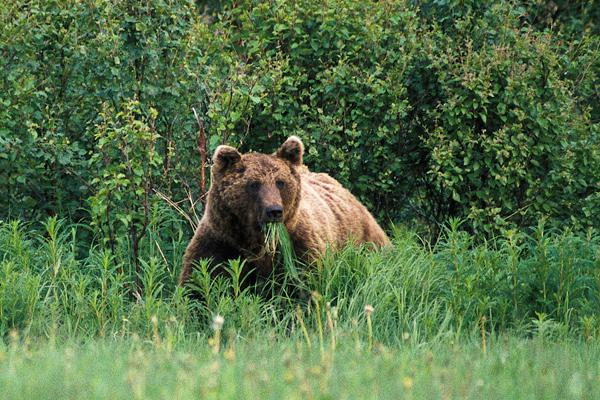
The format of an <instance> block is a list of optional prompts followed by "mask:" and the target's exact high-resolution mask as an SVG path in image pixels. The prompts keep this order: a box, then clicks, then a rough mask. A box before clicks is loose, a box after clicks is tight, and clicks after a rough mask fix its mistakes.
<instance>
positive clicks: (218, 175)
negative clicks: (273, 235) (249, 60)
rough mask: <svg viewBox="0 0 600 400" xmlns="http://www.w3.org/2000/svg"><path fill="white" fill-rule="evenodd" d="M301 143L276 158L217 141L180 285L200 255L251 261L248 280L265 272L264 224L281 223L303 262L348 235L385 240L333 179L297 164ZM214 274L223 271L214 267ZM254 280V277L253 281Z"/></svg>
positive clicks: (293, 140) (293, 141)
mask: <svg viewBox="0 0 600 400" xmlns="http://www.w3.org/2000/svg"><path fill="white" fill-rule="evenodd" d="M303 153H304V146H303V144H302V141H301V140H300V139H299V138H298V137H295V136H291V137H290V138H288V139H287V140H286V141H285V143H284V144H283V145H282V146H281V147H280V148H279V150H277V152H276V153H275V154H273V155H268V154H260V153H248V154H243V155H242V154H240V153H239V152H238V151H237V150H236V149H234V148H233V147H229V146H219V147H218V148H217V150H216V151H215V154H214V156H213V167H212V170H211V174H212V179H211V181H212V185H211V188H210V190H209V192H208V200H207V203H206V212H205V213H204V216H203V217H202V220H201V221H200V225H199V226H198V229H197V230H196V233H195V234H194V237H193V238H192V240H191V242H190V243H189V245H188V247H187V249H186V252H185V255H184V260H183V270H182V271H181V275H180V278H179V282H180V284H184V283H185V282H186V281H187V280H188V279H189V277H190V275H191V273H192V264H193V263H194V262H195V261H197V260H198V259H199V258H212V260H213V263H215V265H216V264H219V263H221V262H223V261H226V260H228V259H233V258H237V257H242V258H246V259H249V260H252V262H251V264H252V265H248V268H249V269H252V270H253V271H254V273H253V275H254V276H253V278H254V279H256V278H259V277H266V276H268V275H269V274H270V273H271V272H272V269H273V265H272V262H271V258H270V257H269V256H263V257H257V255H259V254H262V253H261V250H262V247H263V245H264V236H263V233H262V226H263V225H264V224H265V223H267V222H272V221H283V222H284V223H285V226H286V228H287V231H288V233H289V234H290V238H291V239H292V242H293V244H294V249H295V251H296V254H297V255H298V256H300V257H301V259H303V260H305V261H308V262H310V261H312V260H314V259H315V258H317V257H319V256H320V255H322V254H323V253H324V252H325V250H326V248H327V246H329V247H331V248H333V249H335V248H339V247H341V246H343V245H344V244H345V243H347V242H348V241H349V240H352V241H353V242H355V243H365V242H371V243H374V244H375V245H377V246H383V245H386V244H388V243H389V240H388V238H387V236H386V235H385V233H384V232H383V230H382V229H381V228H380V227H379V225H377V222H376V221H375V219H374V218H373V216H372V215H371V214H370V213H369V211H367V209H366V208H365V207H364V206H363V205H362V204H361V203H360V202H359V201H358V200H357V199H356V198H355V197H354V196H353V195H352V194H351V193H350V192H349V191H348V190H346V189H344V188H343V187H342V185H340V184H339V183H338V182H337V181H336V180H335V179H333V178H332V177H330V176H329V175H327V174H323V173H312V172H310V171H309V170H308V168H307V167H306V166H304V165H303V163H302V156H303ZM215 273H220V272H219V271H218V270H217V271H216V272H215ZM254 279H251V280H254Z"/></svg>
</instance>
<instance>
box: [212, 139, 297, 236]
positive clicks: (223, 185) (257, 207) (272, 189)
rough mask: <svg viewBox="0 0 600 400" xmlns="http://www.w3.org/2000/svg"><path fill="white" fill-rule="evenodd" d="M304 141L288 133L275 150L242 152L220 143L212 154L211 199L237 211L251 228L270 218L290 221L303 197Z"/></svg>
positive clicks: (243, 221)
mask: <svg viewBox="0 0 600 400" xmlns="http://www.w3.org/2000/svg"><path fill="white" fill-rule="evenodd" d="M303 153H304V145H303V144H302V141H301V140H300V138H298V137H296V136H291V137H289V138H288V139H287V140H286V141H285V143H283V145H282V146H281V147H280V148H279V149H278V150H277V151H276V152H275V153H273V154H262V153H247V154H241V153H240V152H239V151H237V150H236V149H234V148H233V147H230V146H219V147H217V149H216V150H215V153H214V155H213V166H212V170H211V172H212V184H211V189H210V191H211V196H212V199H211V202H212V203H217V204H213V206H216V207H218V208H219V209H220V210H223V211H224V212H226V213H228V214H230V215H234V216H235V217H236V219H237V221H239V223H241V224H243V225H245V226H246V227H247V228H249V229H251V230H260V229H262V227H263V226H264V225H265V224H266V223H269V222H288V221H290V220H291V219H292V218H293V217H294V216H295V214H296V211H297V209H298V203H299V201H300V174H299V171H298V168H299V167H302V155H303Z"/></svg>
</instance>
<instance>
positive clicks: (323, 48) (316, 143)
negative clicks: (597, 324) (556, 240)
mask: <svg viewBox="0 0 600 400" xmlns="http://www.w3.org/2000/svg"><path fill="white" fill-rule="evenodd" d="M413 3H414V2H411V1H392V2H378V3H373V2H371V1H349V0H336V1H330V2H327V3H326V4H323V3H322V2H315V1H309V0H303V1H298V2H291V1H278V2H275V3H267V2H253V1H242V2H235V3H229V2H223V3H221V4H219V6H218V7H217V6H216V5H215V4H208V5H206V4H203V5H197V4H194V3H193V2H189V1H183V0H171V1H163V0H161V1H151V2H147V3H145V4H144V5H142V6H139V5H138V4H137V3H135V2H120V3H118V4H113V3H112V2H106V1H95V2H88V1H81V0H71V1H68V2H58V3H47V2H33V3H27V4H20V3H18V4H16V5H14V6H12V7H5V8H3V10H2V11H0V13H1V14H0V18H1V22H2V24H3V28H2V31H1V33H0V35H1V36H0V44H1V51H2V57H1V61H0V71H1V73H0V102H1V103H2V105H3V107H2V108H0V178H1V179H0V190H2V192H3V193H6V195H5V196H3V197H2V200H0V201H1V202H2V203H0V204H1V209H2V214H1V215H2V216H3V217H6V216H7V215H11V216H26V217H33V218H38V217H39V216H40V215H41V214H44V213H48V214H54V213H57V212H61V213H65V212H68V213H70V214H71V215H72V216H73V217H74V218H81V217H87V216H88V215H89V214H88V212H87V211H86V210H88V209H90V208H91V209H92V216H93V217H94V218H95V221H97V223H99V224H103V225H102V226H103V229H105V233H106V234H107V235H108V236H110V232H113V233H114V232H115V229H117V226H118V225H119V224H122V226H123V228H118V229H124V230H123V231H124V232H128V234H129V235H131V236H139V235H140V234H143V233H141V232H140V230H143V228H144V226H145V221H146V220H147V215H145V213H146V212H147V210H146V211H144V209H143V206H142V208H139V207H140V205H134V203H136V202H138V201H140V199H146V198H147V197H151V198H153V196H154V189H158V190H160V191H162V192H164V193H166V194H167V195H168V196H170V197H172V198H173V199H174V200H181V199H186V198H187V195H186V191H191V192H192V193H194V194H196V195H198V176H199V165H200V162H199V157H198V155H197V150H196V136H197V133H196V130H197V126H196V121H195V119H194V115H193V112H192V107H194V108H196V110H197V111H198V112H199V114H200V116H201V117H202V118H203V120H204V122H205V127H206V133H207V135H208V136H209V150H212V149H214V148H215V147H216V146H217V145H218V144H219V143H220V142H224V141H228V142H230V143H233V144H238V145H240V146H241V147H242V149H243V150H259V151H265V152H268V151H271V150H273V149H274V148H275V147H276V146H277V144H279V143H280V142H281V140H282V139H283V138H284V137H285V136H287V135H290V134H296V135H299V136H301V137H302V138H303V139H304V140H305V141H306V144H307V148H308V155H307V157H306V160H307V163H308V164H309V165H310V166H311V167H312V168H314V169H315V170H322V171H329V172H331V173H332V174H333V175H335V177H336V178H338V179H339V180H340V181H342V182H343V183H344V184H345V185H347V186H348V187H350V188H351V189H352V190H353V192H355V193H356V194H358V195H359V196H360V197H361V198H362V199H363V200H364V201H365V202H366V203H367V204H368V205H369V206H370V207H371V209H373V210H374V212H375V213H376V214H377V215H378V216H379V217H380V219H381V220H383V221H389V220H393V221H404V222H409V223H410V222H419V223H423V222H425V223H427V224H428V225H429V227H430V228H431V229H432V230H433V231H434V232H435V231H436V230H437V227H438V226H439V225H438V224H439V223H440V222H443V221H445V220H446V219H447V218H448V217H452V216H455V217H461V218H468V219H469V222H468V225H466V226H468V227H469V229H471V230H474V231H477V232H487V233H489V232H490V231H492V230H494V229H495V228H497V227H499V226H507V227H508V226H510V225H520V226H527V225H531V224H533V223H534V222H535V221H537V219H538V218H539V217H540V216H541V215H548V216H550V217H551V220H553V221H556V222H558V223H570V224H573V225H574V226H575V227H585V226H589V225H598V223H599V222H600V221H599V218H600V217H599V216H600V195H599V194H598V192H599V191H598V189H599V188H598V184H599V176H598V175H599V172H598V171H600V155H599V151H600V150H599V139H598V135H599V133H598V122H599V110H598V105H597V100H595V99H596V97H597V85H598V82H597V79H598V72H599V64H598V59H599V57H598V44H599V43H600V39H599V37H598V35H597V27H596V25H594V24H596V23H597V22H596V19H595V18H594V17H593V16H594V15H596V14H595V13H597V11H595V10H597V8H596V9H595V8H594V7H593V4H592V3H593V2H589V3H585V4H581V5H578V6H577V7H579V8H578V9H580V10H581V12H580V13H579V12H578V13H575V12H574V11H573V9H572V6H571V5H570V3H569V2H558V3H554V2H548V4H546V3H543V2H541V3H540V2H537V3H540V4H537V3H536V4H530V2H523V4H521V5H518V6H516V7H515V5H514V4H513V3H512V2H504V1H498V2H494V3H492V2H471V1H467V2H464V1H461V2H455V1H443V2H442V1H432V2H425V3H423V4H420V5H419V6H418V7H417V5H415V4H413ZM419 3H421V2H419ZM542 3H543V4H542ZM550 3H552V4H554V6H556V7H559V8H558V10H559V11H560V12H559V11H557V10H555V9H554V8H553V7H554V6H552V5H551V4H550ZM548 7H550V8H548ZM573 7H574V6H573ZM534 11H535V12H534ZM551 22H553V23H551ZM107 127H108V128H109V133H107V130H106V129H107ZM140 127H142V128H143V129H141V130H140ZM110 132H112V134H113V136H114V135H120V136H119V138H120V139H119V138H113V137H112V136H111V133H110ZM136 132H137V134H136ZM141 134H143V135H146V136H144V138H142V137H141V136H140V135H141ZM129 135H133V137H129ZM136 135H138V136H136ZM143 135H142V136H143ZM136 137H137V138H138V139H139V140H138V139H136ZM147 138H151V142H152V144H151V148H152V153H151V154H146V153H145V152H147V151H148V149H149V147H148V146H149V144H148V142H147V140H146V139H147ZM136 140H137V141H136ZM134 142H135V143H134ZM131 152H135V153H136V154H133V153H131ZM127 154H129V155H131V157H130V158H129V161H126V162H125V163H124V164H122V161H123V159H124V158H127ZM128 163H129V164H128ZM136 163H137V164H136ZM134 164H135V165H134ZM111 185H112V186H111ZM113 192H115V193H116V195H115V196H112V197H111V196H109V195H110V194H111V193H113ZM144 201H145V200H144ZM149 201H150V202H151V201H153V200H152V199H150V200H149ZM188 203H189V202H188ZM182 207H183V208H184V210H187V208H186V207H188V206H183V205H182ZM102 213H104V216H103V217H100V215H101V214H102ZM119 226H121V225H119ZM492 227H493V228H492ZM134 232H135V233H134ZM113 241H114V240H113Z"/></svg>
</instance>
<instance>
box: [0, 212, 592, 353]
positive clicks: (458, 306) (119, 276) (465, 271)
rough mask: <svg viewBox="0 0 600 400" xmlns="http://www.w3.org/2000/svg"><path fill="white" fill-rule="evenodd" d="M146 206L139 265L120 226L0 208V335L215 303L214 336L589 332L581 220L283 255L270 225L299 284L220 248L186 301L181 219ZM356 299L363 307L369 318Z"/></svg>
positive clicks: (184, 311) (54, 332) (117, 321)
mask: <svg viewBox="0 0 600 400" xmlns="http://www.w3.org/2000/svg"><path fill="white" fill-rule="evenodd" d="M155 215H156V217H155V218H154V220H153V221H152V223H151V224H150V225H149V228H148V233H147V235H146V237H145V239H144V241H143V242H142V243H141V245H140V255H141V271H140V273H136V269H135V266H134V265H133V262H132V260H131V256H130V254H131V252H130V246H129V243H128V242H127V241H126V240H121V241H119V242H118V244H117V247H116V248H115V250H114V252H113V251H111V249H109V248H104V247H102V246H101V245H100V243H101V241H96V240H93V236H90V230H89V228H87V227H85V226H81V225H77V224H69V223H67V222H66V221H64V220H60V219H57V218H50V219H48V220H47V221H46V223H45V224H44V225H43V226H42V227H41V228H36V229H34V227H32V226H30V225H27V224H24V223H22V222H18V221H8V222H0V337H7V335H9V334H10V332H18V333H19V335H21V337H24V336H25V337H39V338H53V339H59V340H60V339H66V338H74V337H82V338H89V337H121V338H126V337H131V336H136V337H145V338H150V339H151V338H152V337H154V335H155V334H156V332H155V331H156V330H158V334H160V335H169V337H171V339H170V340H172V341H173V342H178V341H180V340H186V339H189V338H190V337H197V336H198V335H200V336H209V335H210V334H211V330H210V323H211V321H212V319H213V317H214V316H215V315H220V316H223V317H224V320H225V324H224V327H223V332H224V333H226V334H225V336H224V337H225V339H226V340H227V338H229V337H230V336H231V335H233V336H231V337H238V338H239V337H244V338H251V337H262V336H264V335H275V336H276V337H282V338H285V337H290V336H292V337H298V338H301V340H302V341H304V342H309V341H311V342H312V344H316V343H317V342H321V344H322V342H323V341H327V340H331V339H328V337H329V336H328V335H330V333H331V331H332V330H335V331H336V332H337V334H339V335H342V336H344V335H345V336H348V337H352V338H353V339H352V340H356V341H359V342H362V341H368V340H373V341H374V342H375V343H384V344H387V345H392V344H405V343H407V341H408V342H410V343H413V344H420V343H426V342H427V343H431V342H436V341H443V340H447V339H455V338H459V337H473V335H475V336H476V337H478V336H480V331H481V329H482V328H483V329H484V331H485V334H486V335H489V334H492V335H496V334H502V333H507V332H510V333H512V334H515V335H518V336H523V337H529V336H535V335H543V336H545V337H549V338H566V337H572V338H593V337H597V336H598V334H599V332H600V315H599V313H600V290H599V288H600V239H599V236H598V235H597V234H596V233H595V232H592V231H590V232H589V234H587V235H577V234H573V233H570V232H553V231H550V232H548V231H546V230H545V227H544V225H543V223H541V224H540V225H539V226H537V227H535V228H533V229H531V230H530V231H529V232H516V231H508V232H506V233H505V234H504V235H503V236H500V237H497V238H495V239H494V240H493V241H488V242H485V243H478V242H477V241H476V238H474V237H472V236H470V235H469V234H467V233H465V232H463V231H461V230H460V226H459V224H457V223H452V224H450V225H449V226H448V227H447V229H446V231H445V233H444V236H443V237H441V238H440V239H439V240H438V241H437V243H436V244H435V246H432V245H429V244H427V243H423V242H422V241H421V240H420V239H419V238H418V237H417V236H415V235H414V234H413V233H411V232H410V231H407V230H404V229H401V228H396V229H395V231H394V233H393V235H392V237H393V240H392V241H393V246H391V247H389V248H385V249H382V250H380V251H371V250H370V249H368V248H366V247H361V246H349V247H346V248H344V249H341V250H340V251H337V252H335V253H333V252H332V253H328V254H326V255H325V256H324V257H323V258H322V260H320V261H319V262H318V263H316V264H315V265H312V266H302V268H297V265H296V264H295V263H294V262H293V261H292V259H293V255H291V256H290V255H289V254H290V253H288V256H286V251H287V250H285V247H281V243H282V242H283V243H284V245H285V240H286V239H285V236H286V235H287V232H285V229H283V231H282V230H280V229H281V226H277V225H275V226H273V229H274V231H273V233H272V234H271V235H274V236H272V237H271V238H273V237H276V242H277V249H278V252H279V253H283V260H282V261H283V265H287V267H286V268H284V278H286V277H287V278H288V279H289V282H290V284H292V285H294V284H297V285H299V286H301V289H302V290H303V291H304V293H312V295H310V296H306V297H302V296H299V297H291V298H290V297H289V295H288V294H286V293H288V292H286V291H283V292H277V293H275V295H274V296H264V295H263V294H262V293H263V292H261V291H260V290H259V289H257V288H255V287H247V286H245V285H244V284H243V282H242V280H243V276H242V274H241V271H242V266H243V261H241V260H234V261H232V262H230V263H229V265H228V266H227V268H226V270H227V271H228V273H227V274H225V275H224V276H220V277H218V278H216V279H213V278H211V275H210V271H209V270H208V265H207V263H201V265H200V268H199V271H198V273H197V277H198V279H199V281H200V282H199V284H198V288H199V290H201V291H202V293H201V294H202V296H201V297H202V298H203V301H202V302H198V301H196V300H193V298H192V297H190V296H188V294H187V293H186V291H188V290H189V289H183V288H180V287H177V285H176V279H177V275H178V273H179V268H180V264H181V255H182V254H183V251H184V249H185V246H186V244H187V240H188V238H189V236H190V235H191V233H190V232H187V231H186V228H185V226H184V224H183V223H182V222H181V221H179V220H178V219H177V218H176V217H174V216H173V215H172V214H170V213H169V212H168V211H165V210H162V211H160V210H159V211H157V212H155ZM82 237H86V238H89V237H92V239H91V240H82V239H81V238H82ZM277 237H279V239H277ZM282 238H283V239H282ZM290 265H292V268H290V267H289V266H290ZM298 282H299V283H298ZM366 305H371V306H372V307H373V308H374V311H373V312H372V315H370V318H371V319H372V330H371V332H368V329H367V318H366V314H365V306H366ZM153 321H155V322H153Z"/></svg>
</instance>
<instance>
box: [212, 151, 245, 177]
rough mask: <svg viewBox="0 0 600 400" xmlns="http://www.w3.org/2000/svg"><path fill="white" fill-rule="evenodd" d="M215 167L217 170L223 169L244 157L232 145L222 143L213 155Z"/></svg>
mask: <svg viewBox="0 0 600 400" xmlns="http://www.w3.org/2000/svg"><path fill="white" fill-rule="evenodd" d="M212 159H213V168H215V169H216V171H219V172H220V171H223V170H225V169H227V168H229V167H231V166H232V165H233V164H235V163H237V162H238V161H240V160H241V159H242V155H241V154H240V152H239V151H237V150H236V149H234V148H233V147H231V146H225V145H221V146H219V147H217V149H216V150H215V154H214V155H213V158H212Z"/></svg>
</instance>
